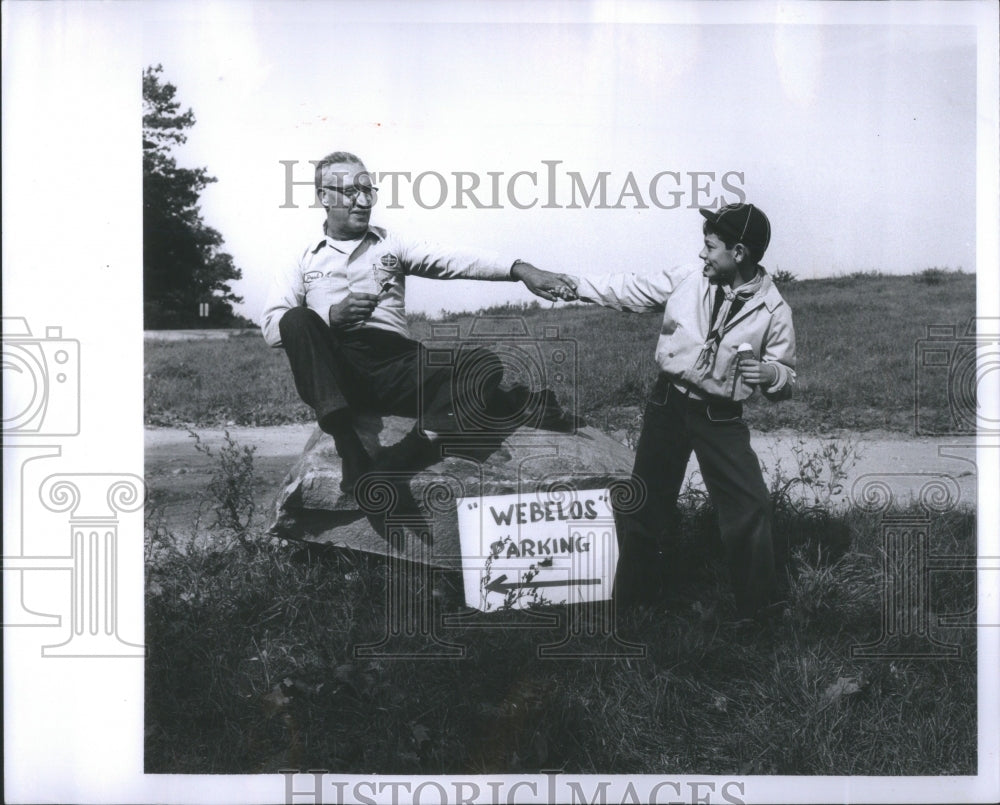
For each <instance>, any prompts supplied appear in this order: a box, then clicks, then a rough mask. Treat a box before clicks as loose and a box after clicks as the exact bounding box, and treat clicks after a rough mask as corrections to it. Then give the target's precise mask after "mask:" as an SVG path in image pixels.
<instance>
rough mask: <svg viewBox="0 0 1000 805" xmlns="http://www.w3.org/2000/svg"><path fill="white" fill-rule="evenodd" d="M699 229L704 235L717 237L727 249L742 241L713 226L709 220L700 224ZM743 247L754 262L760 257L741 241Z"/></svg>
mask: <svg viewBox="0 0 1000 805" xmlns="http://www.w3.org/2000/svg"><path fill="white" fill-rule="evenodd" d="M701 231H702V233H703V234H705V235H715V236H716V237H718V239H719V240H721V241H722V243H723V244H724V245H725V247H726V248H727V249H732V248H733V246H735V245H736V244H737V243H742V241H741V240H740V239H739V238H737V237H734V236H733V235H730V234H729V233H728V232H723V231H722V230H721V229H719V228H718V227H717V226H715V225H714V224H713V223H712V222H711V221H705V223H703V224H702V225H701ZM743 248H744V249H746V250H747V257H749V258H750V259H751V260H752V261H753V262H755V263H756V262H757V261H758V260H760V257H758V256H757V254H756V253H754V250H753V249H751V248H750V247H749V246H747V245H746V244H745V243H743Z"/></svg>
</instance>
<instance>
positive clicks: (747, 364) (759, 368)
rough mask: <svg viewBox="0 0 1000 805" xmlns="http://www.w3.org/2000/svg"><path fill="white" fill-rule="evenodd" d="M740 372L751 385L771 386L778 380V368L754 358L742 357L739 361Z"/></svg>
mask: <svg viewBox="0 0 1000 805" xmlns="http://www.w3.org/2000/svg"><path fill="white" fill-rule="evenodd" d="M739 370H740V374H741V375H742V376H743V379H744V380H745V381H746V382H747V383H749V384H750V385H752V386H764V387H765V388H766V387H767V386H773V385H774V384H775V383H777V382H778V370H777V369H775V368H774V367H773V366H771V365H770V364H769V363H761V362H760V361H758V360H756V359H754V358H743V359H741V360H740V362H739Z"/></svg>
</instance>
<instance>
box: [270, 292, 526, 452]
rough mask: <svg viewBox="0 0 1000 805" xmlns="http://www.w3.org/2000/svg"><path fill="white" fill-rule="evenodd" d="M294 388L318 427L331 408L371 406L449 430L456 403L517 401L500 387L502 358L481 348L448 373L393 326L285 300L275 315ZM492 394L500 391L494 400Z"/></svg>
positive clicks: (486, 406) (480, 405)
mask: <svg viewBox="0 0 1000 805" xmlns="http://www.w3.org/2000/svg"><path fill="white" fill-rule="evenodd" d="M278 328H279V331H280V333H281V343H282V346H283V347H284V349H285V353H286V354H287V355H288V360H289V363H290V365H291V369H292V375H293V377H294V378H295V388H296V390H297V391H298V393H299V396H300V397H301V398H302V399H303V401H305V402H306V404H308V405H310V406H311V407H312V408H313V410H314V411H315V412H316V419H317V421H318V422H319V424H320V427H323V425H324V421H329V418H330V417H331V415H333V414H335V413H336V412H338V411H343V410H344V409H346V408H350V409H351V410H354V411H370V412H372V413H376V414H394V415H397V416H410V417H415V416H419V417H420V422H419V423H418V424H419V426H420V427H421V428H423V429H426V430H430V431H433V432H435V433H454V432H456V430H457V429H459V428H460V426H461V424H462V423H461V422H459V421H456V417H455V416H454V411H455V408H456V406H462V407H464V410H466V411H470V410H471V411H472V412H473V417H472V419H473V420H475V419H476V417H475V416H474V414H475V412H476V410H477V409H483V413H482V414H481V416H480V418H482V417H489V416H491V414H492V409H493V408H494V407H496V406H501V407H502V406H503V405H516V404H517V402H518V400H514V399H510V400H508V399H506V397H513V396H516V392H514V390H510V391H505V390H501V389H499V384H500V381H501V380H502V378H503V365H502V364H501V362H500V360H499V359H498V358H497V357H496V356H495V355H493V354H492V353H490V352H488V351H487V350H479V351H477V352H476V354H475V355H474V356H472V360H470V356H469V355H465V356H464V358H463V362H462V364H463V366H466V367H468V368H469V370H468V371H467V372H465V373H463V375H464V376H460V377H457V378H456V377H455V376H454V371H453V369H454V367H439V366H430V365H429V364H428V361H427V360H426V359H425V354H426V352H425V349H424V347H423V346H422V345H421V344H420V343H418V342H417V341H413V340H411V339H409V338H406V337H405V336H403V335H400V334H399V333H395V332H391V331H389V330H382V329H379V328H375V327H364V328H354V329H350V330H334V329H332V328H330V327H329V326H328V325H327V324H326V322H324V321H323V319H322V318H321V317H320V316H319V314H317V313H316V312H315V311H313V310H311V309H309V308H307V307H295V308H290V309H289V310H288V311H286V312H285V314H284V315H283V316H282V317H281V320H280V322H279V323H278ZM498 398H502V399H500V400H498Z"/></svg>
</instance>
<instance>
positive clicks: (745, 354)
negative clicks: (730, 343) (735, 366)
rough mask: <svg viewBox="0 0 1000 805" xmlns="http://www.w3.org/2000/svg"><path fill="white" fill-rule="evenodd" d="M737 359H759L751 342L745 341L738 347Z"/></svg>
mask: <svg viewBox="0 0 1000 805" xmlns="http://www.w3.org/2000/svg"><path fill="white" fill-rule="evenodd" d="M736 359H737V360H741V361H742V360H751V361H755V360H757V356H756V355H754V352H753V347H752V346H750V344H747V343H746V342H744V343H742V344H740V345H739V346H738V347H737V348H736Z"/></svg>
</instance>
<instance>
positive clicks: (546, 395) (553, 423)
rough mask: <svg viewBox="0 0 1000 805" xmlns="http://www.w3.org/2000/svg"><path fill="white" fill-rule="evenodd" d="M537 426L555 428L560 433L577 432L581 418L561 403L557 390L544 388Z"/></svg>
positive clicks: (539, 400) (540, 400) (540, 398)
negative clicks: (556, 393)
mask: <svg viewBox="0 0 1000 805" xmlns="http://www.w3.org/2000/svg"><path fill="white" fill-rule="evenodd" d="M536 421H537V423H538V424H537V427H538V428H540V429H542V430H553V431H556V432H558V433H575V432H576V430H577V428H578V427H579V426H580V420H579V419H578V418H577V416H576V415H575V414H573V413H570V412H569V411H567V410H566V409H565V408H563V407H562V406H561V405H560V404H559V400H558V399H557V398H556V395H555V392H554V391H552V390H551V389H543V390H542V391H541V392H540V393H539V398H538V417H537V420H536Z"/></svg>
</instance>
